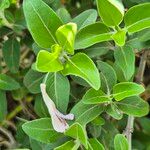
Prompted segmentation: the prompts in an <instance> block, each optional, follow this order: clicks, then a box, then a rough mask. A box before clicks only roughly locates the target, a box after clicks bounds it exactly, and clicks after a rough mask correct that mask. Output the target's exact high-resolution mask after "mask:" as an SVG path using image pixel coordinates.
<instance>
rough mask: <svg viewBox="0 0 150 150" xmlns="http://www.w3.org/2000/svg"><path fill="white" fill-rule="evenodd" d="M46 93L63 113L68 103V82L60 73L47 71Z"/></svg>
mask: <svg viewBox="0 0 150 150" xmlns="http://www.w3.org/2000/svg"><path fill="white" fill-rule="evenodd" d="M46 85H47V93H48V95H49V96H50V98H51V99H52V100H53V101H54V103H55V104H56V107H57V109H58V110H60V111H61V112H63V113H65V112H66V110H67V107H68V103H69V94H70V84H69V81H68V79H67V78H66V77H65V76H63V75H62V74H60V73H58V72H57V73H49V74H48V76H47V81H46Z"/></svg>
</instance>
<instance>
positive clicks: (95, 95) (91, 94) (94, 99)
mask: <svg viewBox="0 0 150 150" xmlns="http://www.w3.org/2000/svg"><path fill="white" fill-rule="evenodd" d="M82 101H83V103H85V104H100V103H107V102H110V98H109V97H108V96H107V95H106V94H105V93H104V92H103V91H102V90H97V91H96V90H94V89H89V90H88V91H87V92H86V93H85V95H84V96H83V98H82Z"/></svg>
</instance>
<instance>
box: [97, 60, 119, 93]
mask: <svg viewBox="0 0 150 150" xmlns="http://www.w3.org/2000/svg"><path fill="white" fill-rule="evenodd" d="M97 67H98V69H99V70H100V71H101V73H100V77H101V81H102V83H101V84H102V85H101V87H102V90H103V91H105V92H106V93H107V94H110V93H111V90H112V88H113V86H114V85H115V84H116V83H117V75H116V73H115V70H114V69H113V68H112V67H111V66H110V65H109V64H107V63H105V62H102V61H97Z"/></svg>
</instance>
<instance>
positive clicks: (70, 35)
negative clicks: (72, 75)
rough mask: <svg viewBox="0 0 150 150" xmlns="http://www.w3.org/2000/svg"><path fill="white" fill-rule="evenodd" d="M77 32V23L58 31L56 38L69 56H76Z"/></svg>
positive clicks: (64, 26)
mask: <svg viewBox="0 0 150 150" xmlns="http://www.w3.org/2000/svg"><path fill="white" fill-rule="evenodd" d="M76 32H77V25H76V24H75V23H68V24H65V25H63V26H61V27H59V28H58V29H57V31H56V37H57V40H58V42H59V44H60V45H61V46H62V48H63V49H64V50H65V51H67V52H68V53H69V54H72V55H73V54H74V41H75V35H76Z"/></svg>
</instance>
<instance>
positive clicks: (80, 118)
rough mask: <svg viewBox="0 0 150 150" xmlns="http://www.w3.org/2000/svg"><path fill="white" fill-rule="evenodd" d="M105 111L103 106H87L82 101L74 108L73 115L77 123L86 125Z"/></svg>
mask: <svg viewBox="0 0 150 150" xmlns="http://www.w3.org/2000/svg"><path fill="white" fill-rule="evenodd" d="M103 110H104V107H103V106H102V105H87V104H84V103H83V101H80V102H78V103H77V104H76V105H75V106H74V107H73V108H72V110H71V113H73V114H74V115H75V121H76V122H79V123H80V124H81V125H86V124H87V123H89V122H91V121H92V120H93V119H95V118H96V117H97V116H99V115H100V114H101V113H102V112H103Z"/></svg>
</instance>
